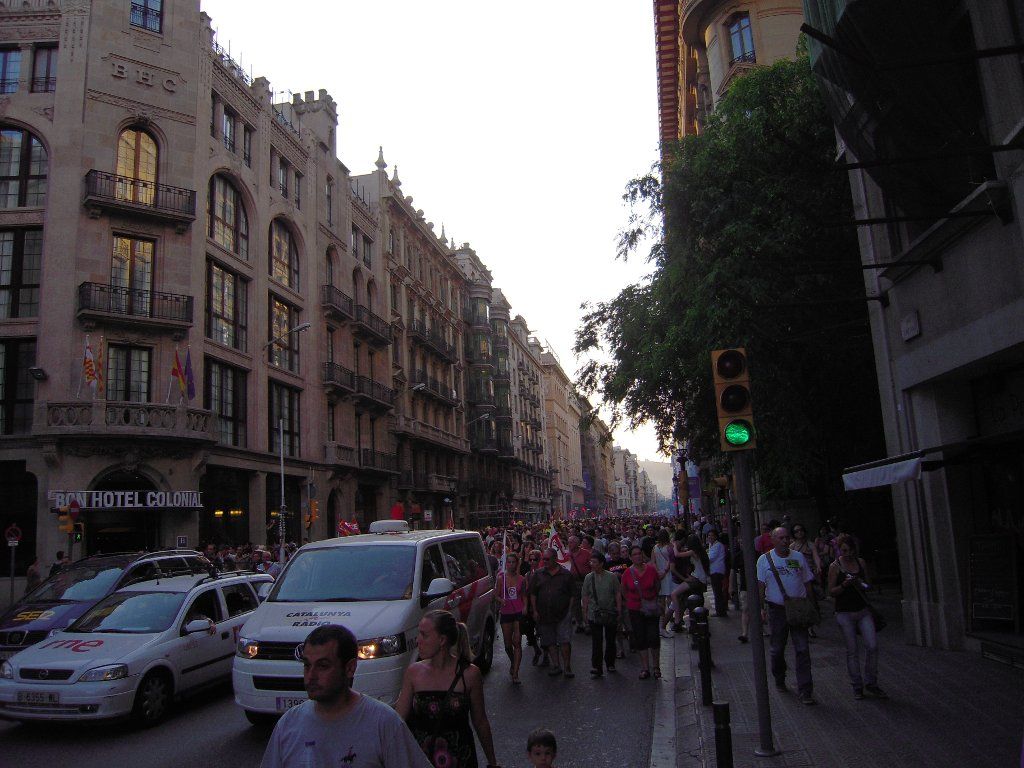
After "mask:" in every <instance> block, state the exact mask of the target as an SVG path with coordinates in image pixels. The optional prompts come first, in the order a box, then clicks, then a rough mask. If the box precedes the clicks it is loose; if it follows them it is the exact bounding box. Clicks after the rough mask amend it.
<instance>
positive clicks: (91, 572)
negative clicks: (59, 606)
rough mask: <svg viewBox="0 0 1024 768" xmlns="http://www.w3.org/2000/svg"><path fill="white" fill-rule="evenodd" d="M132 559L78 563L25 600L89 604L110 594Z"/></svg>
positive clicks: (41, 586) (52, 578) (54, 576)
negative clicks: (66, 601)
mask: <svg viewBox="0 0 1024 768" xmlns="http://www.w3.org/2000/svg"><path fill="white" fill-rule="evenodd" d="M132 559H133V558H131V557H126V558H123V559H109V560H106V559H105V560H100V561H96V562H85V563H76V564H74V565H72V566H70V567H68V568H66V569H64V570H63V571H60V572H59V573H56V574H54V575H53V576H51V577H50V578H48V579H47V580H46V581H44V582H43V583H42V584H40V585H39V586H38V587H37V588H36V589H35V590H34V591H33V592H32V593H31V594H30V595H27V596H26V598H25V600H26V601H28V602H56V601H58V600H68V601H73V602H90V601H93V600H99V599H100V598H101V597H103V596H104V595H105V594H107V592H109V591H110V590H111V589H112V588H113V586H114V584H115V583H116V582H117V580H118V579H119V578H120V576H121V574H122V573H124V569H125V566H126V565H128V563H130V562H131V561H132Z"/></svg>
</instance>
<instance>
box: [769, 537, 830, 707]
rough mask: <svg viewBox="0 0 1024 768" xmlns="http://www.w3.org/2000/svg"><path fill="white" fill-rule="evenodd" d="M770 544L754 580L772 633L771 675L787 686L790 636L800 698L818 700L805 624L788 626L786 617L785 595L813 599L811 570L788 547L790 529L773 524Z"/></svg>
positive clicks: (807, 701)
mask: <svg viewBox="0 0 1024 768" xmlns="http://www.w3.org/2000/svg"><path fill="white" fill-rule="evenodd" d="M771 537H772V548H771V549H769V550H768V551H767V552H765V553H764V554H763V555H761V556H760V557H759V558H758V559H757V582H758V585H759V587H760V590H761V621H763V622H767V624H768V631H769V632H770V633H771V660H772V677H774V678H775V686H776V687H777V688H778V689H779V690H780V691H785V690H786V640H787V639H788V638H789V637H792V638H793V653H794V655H795V656H796V683H797V687H798V689H799V691H800V701H802V702H803V703H804V704H817V702H816V701H815V700H814V680H813V679H812V678H811V648H810V640H809V639H808V636H807V629H806V628H804V627H791V626H789V623H788V622H787V621H786V607H785V602H786V596H789V597H809V598H811V599H812V600H814V590H813V589H812V588H811V585H812V584H813V583H814V574H813V573H812V572H811V569H810V566H808V565H807V561H806V560H805V559H804V556H803V555H802V554H800V553H799V552H794V551H793V550H791V549H790V548H789V539H790V536H789V530H788V529H786V528H781V527H780V528H776V529H775V530H773V531H772V534H771ZM768 558H771V562H772V564H774V565H775V570H776V571H777V572H778V575H779V578H778V579H777V578H775V575H774V574H773V573H772V568H771V566H770V565H769V563H768ZM780 580H781V581H782V586H783V587H784V588H785V595H783V592H782V590H781V589H779V581H780Z"/></svg>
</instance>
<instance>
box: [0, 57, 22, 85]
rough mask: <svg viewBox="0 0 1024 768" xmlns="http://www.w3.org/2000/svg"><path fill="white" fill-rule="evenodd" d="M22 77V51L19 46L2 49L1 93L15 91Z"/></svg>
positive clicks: (0, 67)
mask: <svg viewBox="0 0 1024 768" xmlns="http://www.w3.org/2000/svg"><path fill="white" fill-rule="evenodd" d="M20 78H21V51H20V50H18V49H17V48H3V49H0V93H14V92H15V91H17V90H18V80H19V79H20Z"/></svg>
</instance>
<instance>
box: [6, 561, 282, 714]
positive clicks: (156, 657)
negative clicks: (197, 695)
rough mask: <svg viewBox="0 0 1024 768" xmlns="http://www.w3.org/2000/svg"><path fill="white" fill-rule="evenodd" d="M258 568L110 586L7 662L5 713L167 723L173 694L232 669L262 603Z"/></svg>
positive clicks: (263, 577)
mask: <svg viewBox="0 0 1024 768" xmlns="http://www.w3.org/2000/svg"><path fill="white" fill-rule="evenodd" d="M269 581H271V578H270V577H269V576H267V575H265V574H257V573H224V574H220V575H218V576H174V577H171V578H155V579H152V580H149V581H142V582H139V583H136V584H132V585H131V586H128V587H124V588H123V589H119V590H118V591H116V592H113V593H111V594H110V595H108V596H107V597H105V598H104V599H103V600H101V601H100V602H98V603H97V604H96V605H94V606H93V607H92V608H91V609H89V610H88V611H87V612H86V613H85V614H83V615H82V616H81V617H80V618H79V619H77V620H76V621H75V622H74V623H73V624H72V625H71V626H69V627H68V628H67V629H66V630H64V631H60V632H56V631H55V632H54V633H52V634H51V635H50V636H49V637H47V638H46V639H45V640H42V641H41V642H38V643H36V644H35V645H33V646H31V647H29V648H26V649H25V650H23V651H22V652H21V653H19V654H17V655H15V656H13V657H11V658H10V659H9V660H7V661H4V662H3V663H2V664H0V718H4V719H7V720H23V721H28V720H69V721H73V720H102V719H108V718H119V717H125V716H132V717H134V719H136V720H137V721H138V722H139V723H140V724H143V725H154V724H156V723H157V722H159V721H160V720H161V719H162V718H163V717H164V715H165V714H166V713H167V710H168V708H169V706H170V704H171V702H172V701H173V700H174V698H175V697H177V696H180V695H181V694H184V693H186V692H188V691H191V690H195V689H197V688H201V687H203V686H206V685H210V684H212V683H216V682H218V681H220V680H223V679H225V678H227V677H228V676H229V675H230V674H231V659H232V657H233V656H234V651H235V645H236V642H237V640H238V635H239V630H240V629H241V628H242V625H243V624H244V623H245V621H246V619H247V618H248V617H249V615H250V614H251V613H252V611H254V610H255V609H256V607H257V606H258V605H259V599H258V598H257V595H256V591H255V590H256V588H258V587H259V586H260V583H261V582H269Z"/></svg>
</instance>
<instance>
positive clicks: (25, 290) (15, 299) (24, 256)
mask: <svg viewBox="0 0 1024 768" xmlns="http://www.w3.org/2000/svg"><path fill="white" fill-rule="evenodd" d="M42 256H43V230H41V229H2V230H0V319H3V320H6V319H9V318H13V317H36V316H37V315H38V314H39V266H40V262H41V261H42Z"/></svg>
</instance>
